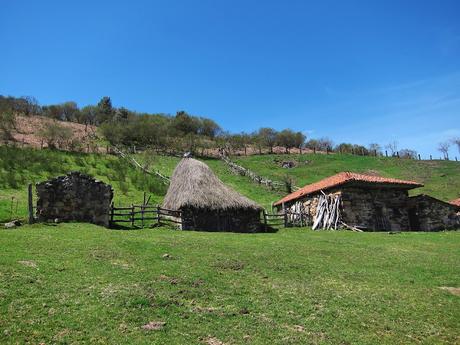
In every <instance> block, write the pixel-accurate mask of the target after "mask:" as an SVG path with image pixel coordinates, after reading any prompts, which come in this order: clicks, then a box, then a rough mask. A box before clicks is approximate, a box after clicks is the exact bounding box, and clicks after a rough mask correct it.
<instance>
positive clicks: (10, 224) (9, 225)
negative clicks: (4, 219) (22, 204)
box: [5, 219, 22, 229]
mask: <svg viewBox="0 0 460 345" xmlns="http://www.w3.org/2000/svg"><path fill="white" fill-rule="evenodd" d="M21 225H22V224H21V222H20V221H19V220H17V219H16V220H12V221H11V222H8V223H5V229H14V228H16V227H18V226H21Z"/></svg>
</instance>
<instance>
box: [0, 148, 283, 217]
mask: <svg viewBox="0 0 460 345" xmlns="http://www.w3.org/2000/svg"><path fill="white" fill-rule="evenodd" d="M136 159H137V160H139V161H140V162H143V163H145V164H148V166H149V168H151V169H156V170H159V171H160V172H162V173H163V174H165V175H167V176H171V174H172V172H173V170H174V168H175V166H176V164H177V163H178V162H179V158H176V157H169V156H158V155H152V154H147V153H146V154H138V155H136ZM205 162H206V163H207V164H208V165H209V166H210V167H211V168H212V169H213V170H214V171H215V173H216V174H217V175H218V176H219V177H220V178H221V179H222V180H223V181H224V182H225V183H227V184H228V185H230V186H232V187H233V188H234V189H236V190H237V191H239V192H240V193H242V194H244V195H246V196H248V197H250V198H252V199H254V200H256V201H257V202H259V203H260V204H261V205H263V206H264V207H270V205H271V203H272V201H273V200H276V199H277V198H278V197H280V195H281V194H276V193H274V192H272V191H269V190H267V189H265V188H261V187H259V186H257V185H254V184H253V183H251V182H250V181H249V180H247V179H246V178H245V177H242V176H236V175H233V174H231V173H230V172H229V171H228V169H227V168H226V167H225V165H224V164H223V163H222V162H221V161H219V160H215V159H207V160H205ZM74 170H77V171H81V172H83V173H87V174H89V175H92V176H94V177H96V178H98V179H100V180H102V181H104V182H107V183H110V184H111V185H112V186H113V188H114V190H115V200H114V201H115V204H116V205H129V204H131V203H140V202H141V201H142V198H143V192H144V191H145V192H147V193H148V195H150V196H151V203H153V204H156V203H161V202H162V200H163V197H164V195H165V193H166V190H167V186H164V185H163V184H162V183H161V181H160V180H159V179H157V178H154V177H152V176H151V175H145V174H143V173H142V172H141V171H140V170H139V169H135V168H133V167H132V166H131V165H130V164H128V163H127V162H126V161H124V160H122V159H120V158H118V157H116V156H112V155H105V154H86V153H75V152H65V151H52V150H36V149H30V148H25V149H21V148H14V147H6V146H0V222H6V221H7V220H10V219H12V218H22V219H25V218H26V216H27V185H28V184H29V183H36V182H40V181H44V180H47V179H49V178H52V177H56V176H59V175H62V174H65V173H67V172H69V171H74Z"/></svg>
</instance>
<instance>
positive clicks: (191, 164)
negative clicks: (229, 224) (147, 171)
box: [163, 158, 262, 210]
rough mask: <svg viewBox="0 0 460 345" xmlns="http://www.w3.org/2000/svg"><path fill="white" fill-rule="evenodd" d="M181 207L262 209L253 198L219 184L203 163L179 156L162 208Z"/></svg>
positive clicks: (174, 208) (176, 208)
mask: <svg viewBox="0 0 460 345" xmlns="http://www.w3.org/2000/svg"><path fill="white" fill-rule="evenodd" d="M184 206H192V207H196V208H203V209H211V210H218V209H220V210H228V209H238V208H246V209H253V210H260V209H262V208H261V207H260V206H259V205H257V204H256V203H255V202H254V201H252V200H249V199H248V198H246V197H244V196H242V195H241V194H239V193H237V192H235V191H234V190H233V189H231V188H229V187H227V186H226V185H224V184H223V182H222V181H221V180H219V178H218V177H217V176H216V175H214V173H213V172H212V170H211V169H210V168H209V167H208V166H207V165H206V164H204V163H202V162H200V161H198V160H196V159H193V158H183V159H182V160H181V161H180V162H179V164H177V166H176V169H174V172H173V175H172V177H171V183H170V185H169V189H168V192H167V193H166V197H165V199H164V202H163V207H164V208H167V209H172V210H178V209H180V208H182V207H184Z"/></svg>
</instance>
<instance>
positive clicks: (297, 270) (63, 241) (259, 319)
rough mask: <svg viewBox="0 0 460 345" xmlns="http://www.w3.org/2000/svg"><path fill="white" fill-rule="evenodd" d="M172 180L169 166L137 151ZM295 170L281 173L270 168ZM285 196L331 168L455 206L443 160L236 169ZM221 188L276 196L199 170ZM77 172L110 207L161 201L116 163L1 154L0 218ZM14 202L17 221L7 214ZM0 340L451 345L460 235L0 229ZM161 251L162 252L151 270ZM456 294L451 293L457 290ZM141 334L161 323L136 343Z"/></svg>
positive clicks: (459, 311) (266, 159)
mask: <svg viewBox="0 0 460 345" xmlns="http://www.w3.org/2000/svg"><path fill="white" fill-rule="evenodd" d="M136 158H137V159H138V160H139V161H141V162H143V163H147V164H149V167H150V168H153V169H157V170H160V171H161V172H162V173H163V174H166V175H171V173H172V171H173V169H174V167H175V165H176V164H177V162H178V158H174V157H163V156H156V155H150V154H139V155H137V156H136ZM288 159H290V160H297V161H298V163H299V164H298V166H297V167H296V168H293V169H283V168H281V167H280V165H279V162H280V161H281V160H288ZM234 160H236V161H237V162H238V163H239V164H241V165H243V166H245V167H248V168H250V169H252V170H254V171H255V172H257V173H258V174H260V175H263V176H268V177H271V178H274V179H282V178H283V177H284V176H285V174H289V176H291V177H293V178H294V179H295V182H296V184H297V185H303V184H306V183H309V182H314V181H317V180H318V179H320V178H322V177H326V176H328V175H331V174H334V173H336V172H339V171H343V170H351V171H358V172H360V171H361V172H369V171H371V170H372V172H374V173H379V174H382V175H383V176H391V177H399V178H406V179H415V180H417V181H421V182H424V183H425V184H426V187H425V188H424V189H423V190H421V191H423V192H427V193H430V194H431V195H434V196H436V197H439V198H441V199H444V200H448V199H452V198H454V197H456V196H458V192H459V190H460V188H459V187H460V170H459V169H460V168H459V166H460V165H459V164H458V163H455V162H443V161H432V162H415V161H406V160H397V159H384V158H379V159H375V158H369V157H356V156H344V155H341V156H339V155H329V156H325V155H303V156H289V155H278V156H274V155H265V156H259V157H258V156H253V157H238V158H236V157H235V158H234ZM204 161H205V162H206V163H207V164H208V165H209V166H210V167H211V168H212V169H213V170H214V172H215V173H216V174H217V175H218V176H219V177H220V178H221V179H222V180H223V181H224V182H225V183H226V184H228V185H230V186H232V187H233V188H234V189H236V190H237V191H239V192H240V193H242V194H244V195H246V196H248V197H250V198H252V199H254V200H256V201H257V202H259V203H260V204H261V205H263V206H265V207H267V208H269V207H270V204H271V203H272V202H273V201H274V200H277V199H278V198H279V197H281V196H282V193H279V192H274V191H270V190H268V189H266V188H263V187H260V186H258V185H257V184H254V183H252V182H250V181H249V180H248V179H247V178H246V177H242V176H236V175H233V174H231V173H230V172H229V171H228V169H227V168H226V166H225V165H224V164H223V163H222V162H221V161H219V160H215V159H205V160H204ZM72 170H79V171H82V172H84V173H88V174H91V175H93V176H95V177H97V178H99V179H101V180H103V181H105V182H108V183H111V184H112V186H113V187H114V189H115V202H116V204H118V205H120V204H123V205H127V204H130V203H132V202H140V201H141V200H142V196H143V192H144V191H146V192H148V194H149V195H151V196H152V202H153V203H157V202H161V200H162V199H163V196H164V194H165V191H166V188H165V187H164V186H162V185H161V183H160V181H158V180H156V179H154V178H151V177H150V176H148V175H147V176H145V175H144V174H142V173H141V172H139V171H138V170H135V169H134V168H132V167H131V166H130V165H129V164H127V163H126V162H125V161H123V160H120V159H118V158H117V157H114V156H108V155H91V154H90V155H88V154H78V153H66V152H58V151H48V150H32V149H17V148H7V147H1V146H0V221H7V220H9V219H11V218H15V217H20V218H25V216H26V186H27V184H28V183H31V182H37V181H43V180H46V179H48V178H50V177H54V176H58V175H61V174H64V173H66V172H68V171H72ZM16 201H17V209H16ZM0 248H1V254H0V343H2V344H3V343H5V344H24V343H28V344H82V343H91V344H209V345H219V344H220V345H222V344H377V343H378V344H454V343H459V342H460V297H459V296H458V295H454V294H452V293H451V292H450V291H449V290H446V289H443V287H450V288H459V287H460V268H459V267H460V233H459V232H455V231H453V232H440V233H401V234H397V235H390V234H388V233H352V232H345V231H344V232H341V231H334V232H333V231H331V232H327V231H323V232H315V231H312V230H310V229H304V228H302V229H300V228H296V229H282V230H279V231H278V232H276V233H267V234H235V233H207V232H186V231H174V230H172V229H168V228H156V229H143V230H130V231H122V230H107V229H104V228H101V227H97V226H94V225H89V224H76V223H68V224H58V225H55V224H35V225H32V226H30V225H26V226H23V227H20V228H18V229H14V230H0ZM164 254H169V256H168V257H166V258H164V257H163V255H164ZM457 292H458V290H457ZM149 322H165V323H166V324H165V325H164V326H163V327H162V328H161V329H158V330H145V329H143V328H142V326H143V325H146V324H148V323H149Z"/></svg>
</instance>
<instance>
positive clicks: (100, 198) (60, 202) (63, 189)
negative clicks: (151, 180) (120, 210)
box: [36, 172, 113, 227]
mask: <svg viewBox="0 0 460 345" xmlns="http://www.w3.org/2000/svg"><path fill="white" fill-rule="evenodd" d="M36 189H37V195H38V200H37V209H36V210H37V211H36V212H37V218H38V221H54V220H56V219H57V220H58V221H80V222H88V223H94V224H98V225H103V226H106V227H108V226H109V213H110V205H111V203H112V198H113V190H112V187H111V186H110V185H108V184H105V183H103V182H102V181H98V180H95V179H94V178H92V177H91V176H87V175H84V174H81V173H80V172H71V173H69V174H67V175H65V176H59V177H56V178H53V179H51V180H49V181H45V182H41V183H38V184H37V185H36Z"/></svg>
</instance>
